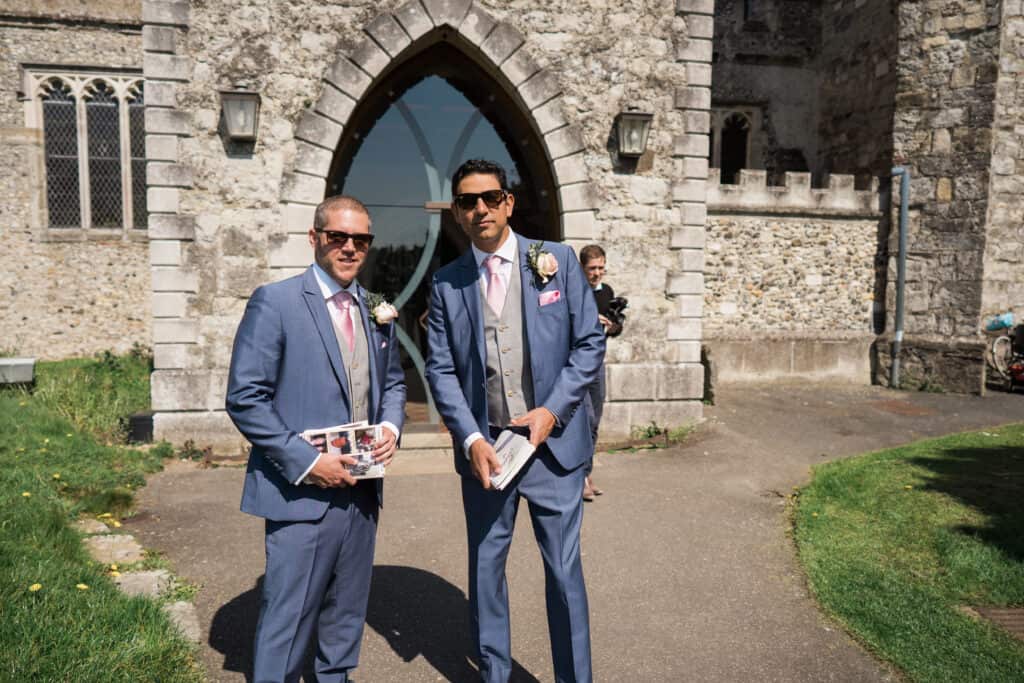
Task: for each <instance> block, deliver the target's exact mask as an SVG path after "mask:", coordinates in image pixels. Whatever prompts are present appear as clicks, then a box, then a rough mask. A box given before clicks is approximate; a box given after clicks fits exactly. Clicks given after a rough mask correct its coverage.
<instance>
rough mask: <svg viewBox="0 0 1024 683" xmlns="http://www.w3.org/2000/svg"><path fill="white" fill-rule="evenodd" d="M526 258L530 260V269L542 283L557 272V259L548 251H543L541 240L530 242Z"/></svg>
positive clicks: (545, 282)
mask: <svg viewBox="0 0 1024 683" xmlns="http://www.w3.org/2000/svg"><path fill="white" fill-rule="evenodd" d="M527 258H528V259H529V261H530V270H532V271H533V272H534V273H536V274H537V277H539V278H540V281H541V282H542V283H544V284H547V282H548V280H550V279H551V278H552V277H554V275H555V273H557V272H558V259H556V258H555V255H554V254H552V253H551V252H550V251H544V243H543V242H534V243H533V244H531V245H530V250H529V251H528V252H527Z"/></svg>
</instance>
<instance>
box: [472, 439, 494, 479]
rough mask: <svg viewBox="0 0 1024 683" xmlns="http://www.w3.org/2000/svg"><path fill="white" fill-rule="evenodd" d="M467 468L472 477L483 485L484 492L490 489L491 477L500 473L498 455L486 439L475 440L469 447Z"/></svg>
mask: <svg viewBox="0 0 1024 683" xmlns="http://www.w3.org/2000/svg"><path fill="white" fill-rule="evenodd" d="M469 466H470V469H472V470H473V475H474V476H475V477H476V478H477V479H479V480H480V483H481V484H483V487H484V490H487V489H490V488H491V475H492V474H500V473H501V465H500V464H499V463H498V455H497V454H496V453H495V452H494V446H492V445H491V444H489V443H487V439H483V438H481V439H477V440H476V441H474V442H473V443H472V444H471V445H470V447H469Z"/></svg>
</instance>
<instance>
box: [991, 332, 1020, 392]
mask: <svg viewBox="0 0 1024 683" xmlns="http://www.w3.org/2000/svg"><path fill="white" fill-rule="evenodd" d="M986 351H987V352H988V353H987V354H986V355H987V356H988V361H989V365H991V366H992V368H993V369H994V370H995V371H996V373H997V374H998V375H999V376H1000V377H1001V378H1002V379H1003V380H1004V381H1008V382H1009V385H1010V390H1011V391H1012V390H1013V387H1014V385H1015V384H1020V385H1021V386H1024V323H1021V324H1019V325H1017V326H1016V327H1014V328H1013V329H1012V330H1010V331H1008V332H1004V333H1003V334H1000V335H999V336H997V337H996V338H994V339H993V340H992V342H991V343H990V344H988V347H987V349H986Z"/></svg>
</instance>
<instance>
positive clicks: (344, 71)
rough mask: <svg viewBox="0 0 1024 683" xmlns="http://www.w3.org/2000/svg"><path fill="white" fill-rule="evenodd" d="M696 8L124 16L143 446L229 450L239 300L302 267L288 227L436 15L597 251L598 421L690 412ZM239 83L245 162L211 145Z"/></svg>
mask: <svg viewBox="0 0 1024 683" xmlns="http://www.w3.org/2000/svg"><path fill="white" fill-rule="evenodd" d="M711 14H712V3H711V2H710V0H677V1H676V2H673V1H670V0H647V1H645V2H642V3H633V4H631V5H630V7H629V8H628V10H627V9H626V8H619V7H618V6H613V5H609V4H608V3H606V2H604V1H603V0H600V1H599V0H591V1H588V2H579V1H572V2H570V1H569V0H560V1H557V2H548V1H544V2H541V1H540V0H536V1H528V2H517V3H515V4H514V5H510V4H508V3H505V2H498V1H482V2H470V1H469V0H423V2H418V1H417V0H412V1H411V2H406V3H404V4H403V3H400V2H397V1H390V2H370V1H368V0H367V1H366V2H345V3H308V4H302V5H295V4H294V3H289V2H285V1H284V0H253V1H250V2H246V3H244V4H231V3H207V4H199V3H196V4H194V5H192V6H189V4H188V3H186V2H166V3H158V2H155V1H152V0H147V1H146V2H144V3H143V17H144V20H145V21H146V22H147V25H146V30H145V33H144V43H145V45H144V48H145V50H146V56H145V65H146V66H145V69H146V72H145V73H146V78H147V87H149V88H150V89H151V90H152V91H153V92H154V93H157V96H156V97H155V98H154V99H150V100H148V101H147V103H148V105H151V106H149V107H148V108H147V134H148V137H147V143H148V149H147V151H148V152H149V158H150V171H149V176H148V177H149V181H150V194H149V197H150V208H151V211H152V212H154V214H153V216H152V217H151V229H150V237H151V239H152V242H151V245H152V248H153V253H154V257H153V258H154V260H153V263H154V267H153V283H154V291H155V294H154V315H155V316H156V319H155V320H154V342H155V347H154V350H155V363H156V368H157V369H156V372H155V373H154V375H153V403H154V406H153V407H154V409H155V410H156V411H157V412H158V414H157V416H156V431H157V436H158V437H161V436H162V437H166V438H170V439H172V440H178V441H180V440H182V439H183V438H194V439H196V440H197V441H204V442H214V443H217V445H218V446H219V447H221V448H230V447H233V444H234V445H237V438H235V439H234V440H232V439H231V438H227V437H228V435H229V434H233V432H232V431H231V430H230V428H229V427H228V425H229V422H228V421H227V418H226V415H225V413H224V412H223V410H222V408H223V400H224V388H225V381H226V372H227V370H226V369H227V366H228V359H229V354H230V343H231V339H232V337H233V335H234V332H235V328H236V326H237V324H238V321H239V319H240V317H241V314H242V311H243V309H244V306H245V303H246V298H247V297H248V295H249V293H250V292H251V291H252V289H253V288H254V287H255V286H257V285H259V284H261V283H264V282H269V281H272V280H274V279H278V278H281V277H285V276H287V275H291V274H293V273H295V272H298V271H299V270H301V268H303V267H305V265H306V264H308V263H309V262H310V260H311V254H310V250H309V247H308V244H304V241H305V232H306V230H307V229H308V227H309V225H310V222H311V217H312V209H313V206H315V204H316V203H317V202H318V201H319V200H320V198H322V196H323V192H324V187H325V186H324V176H325V174H326V172H327V167H328V166H329V162H330V158H331V155H332V152H333V149H334V146H335V145H336V144H337V140H338V136H339V133H340V130H341V128H342V127H343V126H344V125H345V121H346V120H347V117H348V115H349V114H350V113H351V110H352V108H353V107H354V104H355V102H356V100H357V99H358V98H360V97H362V96H363V95H364V94H365V93H366V91H367V86H368V84H369V82H370V81H371V79H372V78H373V77H374V76H375V75H377V74H379V73H380V72H381V70H382V69H383V68H384V66H385V65H386V64H387V63H388V62H389V60H390V59H391V57H392V56H393V55H394V54H397V53H400V52H401V50H402V48H403V47H404V46H405V45H407V44H408V43H409V41H410V40H412V39H415V38H416V37H418V36H420V35H423V33H424V32H425V31H427V30H429V29H432V28H433V25H434V24H435V23H437V24H440V23H442V22H444V21H447V22H448V23H452V24H453V25H454V26H457V27H460V28H459V31H460V34H461V35H462V39H464V40H467V41H469V43H470V44H471V45H473V47H472V49H473V50H481V51H482V53H483V55H486V59H484V60H483V61H486V60H492V64H500V69H496V72H497V73H498V74H500V78H501V79H505V80H504V83H505V84H506V85H505V87H506V88H510V89H511V92H513V93H514V94H516V96H518V97H520V98H522V100H523V101H524V102H525V103H526V104H527V106H528V108H529V109H532V111H533V116H534V118H535V121H536V122H537V126H538V129H539V132H540V133H541V134H542V135H543V142H544V144H545V146H546V148H547V152H548V155H549V158H551V159H552V160H554V164H553V166H554V170H555V175H556V181H557V183H558V185H559V194H560V199H561V205H562V210H563V212H564V215H563V217H562V222H563V228H564V237H565V239H566V241H567V242H568V243H569V244H571V245H572V246H574V247H575V248H576V249H577V250H578V249H579V248H580V247H582V246H583V245H585V244H587V243H590V242H599V243H602V244H604V246H605V247H606V249H607V251H608V261H609V281H610V282H611V283H612V284H613V286H614V287H615V289H616V291H617V292H621V293H623V294H625V295H627V296H628V297H629V299H630V317H629V322H628V324H627V328H626V332H625V333H624V334H623V335H622V336H621V337H620V338H618V339H617V340H616V341H615V343H613V344H610V345H609V357H608V362H609V367H608V379H609V396H608V397H609V401H610V403H609V404H608V406H607V407H606V411H605V415H606V424H608V425H612V426H613V427H614V428H615V429H618V430H619V431H620V432H624V431H628V429H629V427H630V425H631V424H634V423H636V424H639V423H647V422H649V421H650V420H652V419H654V420H656V421H657V422H658V423H659V424H679V423H682V422H685V421H688V420H691V419H693V418H695V417H697V416H699V414H700V410H701V408H700V405H701V404H700V401H699V399H700V396H701V394H702V391H703V374H702V368H701V366H700V363H699V361H700V338H701V313H702V308H701V294H702V292H703V286H704V285H703V278H702V270H703V250H702V249H703V241H704V222H705V218H706V211H705V207H704V185H705V179H706V174H707V161H706V157H707V145H708V136H707V131H708V115H707V107H708V104H709V102H710V78H711V73H710V65H709V63H710V58H711V35H712V17H711ZM492 68H493V67H492ZM531 74H532V75H531ZM240 83H244V84H246V85H248V86H249V87H252V88H253V89H256V90H258V91H259V92H260V93H261V96H262V113H261V123H260V131H259V141H258V142H257V144H256V146H255V149H254V150H253V153H252V154H251V155H229V154H227V153H226V150H225V147H224V145H223V144H222V142H221V139H220V137H219V136H218V133H217V128H218V116H219V100H218V95H217V91H218V90H219V89H222V88H227V87H231V86H232V85H235V84H240ZM598 84H599V86H598ZM627 105H634V106H637V107H639V108H641V109H644V110H647V111H651V112H653V113H654V122H653V126H652V133H651V138H650V140H649V143H648V150H649V151H648V153H647V154H646V155H645V156H644V157H643V158H641V159H640V160H639V162H638V164H636V167H635V168H633V167H631V166H629V165H628V164H627V165H623V164H622V163H621V162H619V161H618V160H617V157H616V156H615V155H614V154H613V153H611V151H610V150H611V147H610V145H611V144H613V143H612V142H611V141H610V134H611V131H612V128H613V125H614V119H615V115H616V114H617V113H618V112H619V111H620V110H622V109H625V107H626V106H627Z"/></svg>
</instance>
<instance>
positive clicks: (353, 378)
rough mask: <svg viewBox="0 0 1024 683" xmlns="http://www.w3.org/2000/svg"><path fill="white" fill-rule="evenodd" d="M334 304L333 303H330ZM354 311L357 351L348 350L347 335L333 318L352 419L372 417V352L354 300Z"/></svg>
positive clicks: (353, 322) (353, 321) (358, 419)
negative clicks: (346, 380)
mask: <svg viewBox="0 0 1024 683" xmlns="http://www.w3.org/2000/svg"><path fill="white" fill-rule="evenodd" d="M328 305H329V306H333V304H328ZM351 309H352V312H353V313H354V314H355V315H354V316H352V317H353V320H352V324H353V325H354V326H355V330H354V334H353V336H354V337H355V342H356V348H355V351H349V350H348V344H346V343H345V337H344V336H343V335H342V333H341V326H340V325H338V323H337V322H336V321H335V320H334V318H333V317H332V318H331V322H332V323H333V324H334V335H335V336H336V337H337V338H338V348H339V349H340V350H341V360H342V361H343V362H344V363H345V375H346V378H347V379H348V391H349V406H350V408H351V410H350V413H351V421H352V422H358V421H360V420H369V419H370V414H369V413H370V352H369V349H368V348H367V346H366V332H365V331H364V330H363V321H362V314H361V312H360V310H359V304H358V302H356V301H353V302H352V306H351Z"/></svg>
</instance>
